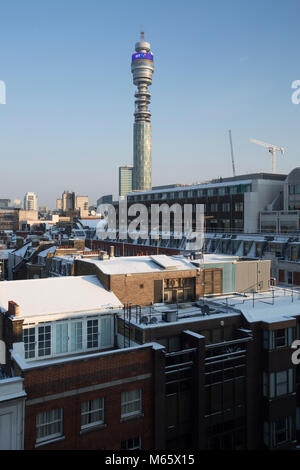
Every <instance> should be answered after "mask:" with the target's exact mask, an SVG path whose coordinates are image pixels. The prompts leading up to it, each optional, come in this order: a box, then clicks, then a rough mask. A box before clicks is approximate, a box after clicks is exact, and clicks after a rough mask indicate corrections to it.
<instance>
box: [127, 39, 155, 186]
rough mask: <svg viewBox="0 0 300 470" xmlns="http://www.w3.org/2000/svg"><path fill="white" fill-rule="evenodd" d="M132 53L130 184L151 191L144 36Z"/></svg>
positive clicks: (149, 63) (150, 68) (148, 60)
mask: <svg viewBox="0 0 300 470" xmlns="http://www.w3.org/2000/svg"><path fill="white" fill-rule="evenodd" d="M135 50H136V52H135V53H134V54H133V55H132V61H131V72H132V75H133V83H134V85H136V86H137V91H136V92H135V94H134V96H135V113H134V117H135V121H134V126H133V182H132V183H133V184H132V187H133V189H134V190H138V191H146V190H148V189H152V128H151V113H150V111H149V110H148V105H149V104H150V101H151V93H150V92H149V91H148V86H150V85H151V83H152V74H153V72H154V62H153V54H152V52H151V51H150V44H149V43H148V42H146V41H145V37H144V33H141V40H140V41H139V42H137V43H136V45H135Z"/></svg>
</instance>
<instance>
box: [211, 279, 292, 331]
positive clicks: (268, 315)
mask: <svg viewBox="0 0 300 470" xmlns="http://www.w3.org/2000/svg"><path fill="white" fill-rule="evenodd" d="M214 302H215V303H216V304H217V305H220V306H221V305H222V306H223V307H224V306H225V305H226V306H228V307H231V308H234V309H238V310H240V311H241V312H242V313H243V315H244V316H245V318H246V320H247V321H248V322H250V323H252V322H256V321H264V322H266V323H276V322H281V321H284V320H289V319H291V318H293V317H295V316H298V315H300V290H298V289H297V290H292V289H286V288H281V287H276V288H273V289H271V290H269V291H267V292H262V293H254V294H253V293H248V294H243V295H238V294H237V295H232V296H222V297H218V298H217V299H214Z"/></svg>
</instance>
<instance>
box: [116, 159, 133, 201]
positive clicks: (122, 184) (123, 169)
mask: <svg viewBox="0 0 300 470" xmlns="http://www.w3.org/2000/svg"><path fill="white" fill-rule="evenodd" d="M132 172H133V166H132V165H127V166H120V167H119V196H121V197H124V196H126V194H127V193H131V191H132Z"/></svg>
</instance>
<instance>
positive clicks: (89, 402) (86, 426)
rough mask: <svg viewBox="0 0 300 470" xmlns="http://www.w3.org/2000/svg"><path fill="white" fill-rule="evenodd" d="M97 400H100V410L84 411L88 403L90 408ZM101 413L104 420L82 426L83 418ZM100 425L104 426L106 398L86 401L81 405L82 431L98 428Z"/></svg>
mask: <svg viewBox="0 0 300 470" xmlns="http://www.w3.org/2000/svg"><path fill="white" fill-rule="evenodd" d="M96 400H100V408H95V409H88V410H87V411H83V410H82V407H83V405H84V404H86V403H88V406H89V407H90V406H91V404H92V403H93V402H95V401H96ZM99 411H101V413H102V419H100V420H97V421H92V422H90V423H87V424H82V418H83V416H91V415H92V414H94V413H97V412H99ZM100 424H104V397H99V398H94V399H92V400H86V401H84V402H82V403H81V429H87V428H91V427H94V426H98V425H100Z"/></svg>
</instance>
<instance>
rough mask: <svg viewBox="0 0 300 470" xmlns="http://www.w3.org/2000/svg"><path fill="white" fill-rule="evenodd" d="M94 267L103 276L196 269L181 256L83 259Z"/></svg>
mask: <svg viewBox="0 0 300 470" xmlns="http://www.w3.org/2000/svg"><path fill="white" fill-rule="evenodd" d="M84 261H85V262H86V263H92V264H94V265H96V266H97V267H98V268H99V269H100V270H101V271H102V272H103V273H104V274H109V275H114V274H142V273H154V272H163V271H181V270H190V269H196V266H195V265H194V264H193V263H192V262H191V261H190V260H189V259H187V258H184V257H183V256H167V255H156V256H122V257H118V258H115V257H111V258H110V259H108V260H98V259H85V260H84Z"/></svg>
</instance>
